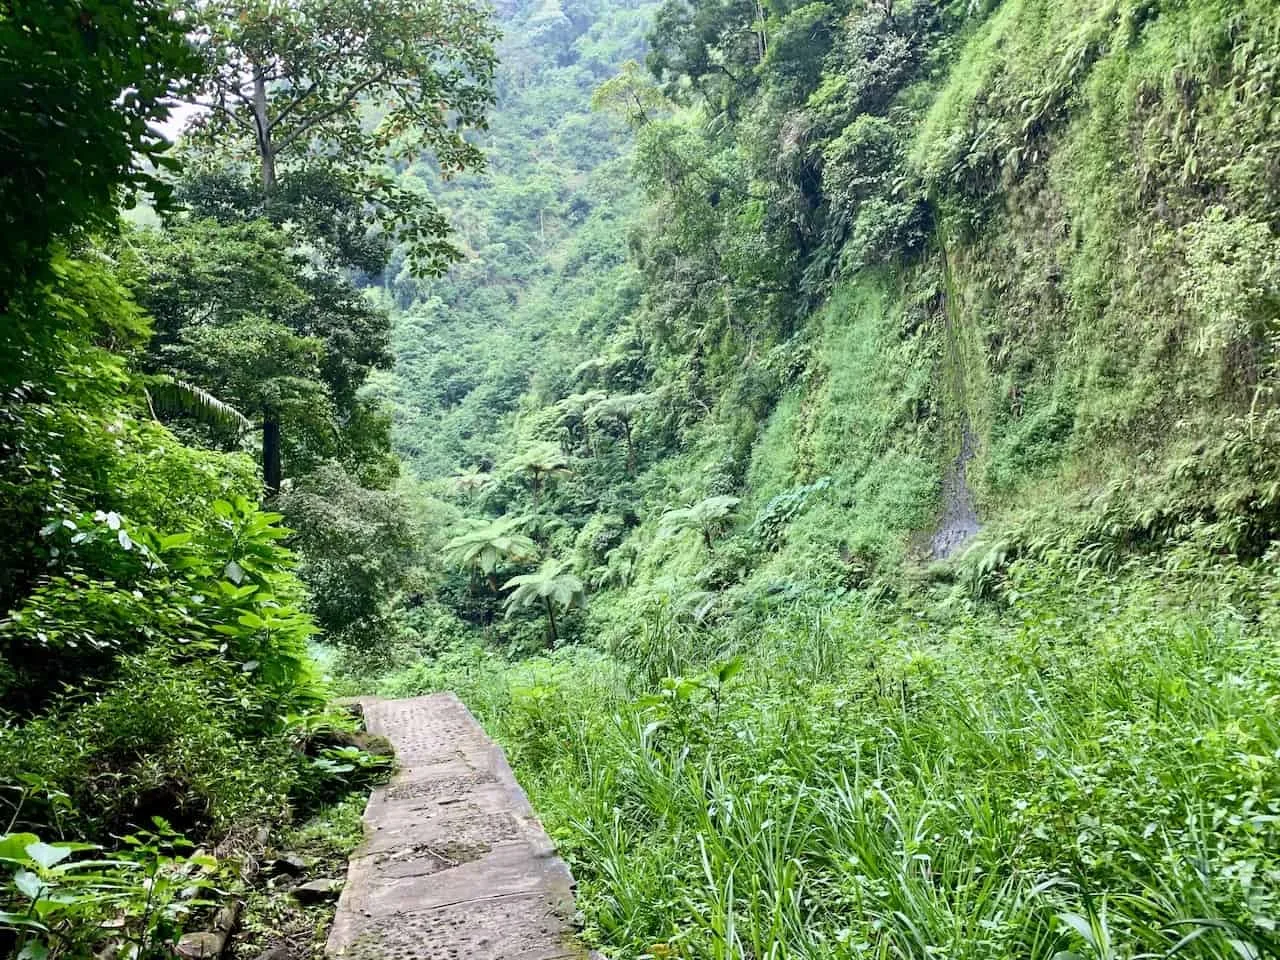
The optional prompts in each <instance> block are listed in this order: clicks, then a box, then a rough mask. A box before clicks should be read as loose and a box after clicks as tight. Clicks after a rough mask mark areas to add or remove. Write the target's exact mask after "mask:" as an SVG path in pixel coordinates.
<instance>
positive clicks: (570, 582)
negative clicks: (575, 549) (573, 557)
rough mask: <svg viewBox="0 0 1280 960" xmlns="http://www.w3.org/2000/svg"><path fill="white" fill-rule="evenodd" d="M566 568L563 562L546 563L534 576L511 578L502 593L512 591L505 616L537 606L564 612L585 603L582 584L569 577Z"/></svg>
mask: <svg viewBox="0 0 1280 960" xmlns="http://www.w3.org/2000/svg"><path fill="white" fill-rule="evenodd" d="M568 567H569V564H568V563H566V562H565V561H563V560H555V559H548V560H545V561H543V564H542V566H541V567H539V568H538V569H537V570H536V571H534V572H533V573H526V574H523V575H521V576H518V577H512V578H511V579H510V580H508V581H507V582H506V583H504V584H503V585H502V589H503V590H511V591H512V593H511V596H509V597H507V603H506V608H507V613H508V614H510V613H511V611H512V610H518V609H523V608H524V607H528V606H531V605H532V604H534V603H538V602H543V603H550V604H552V605H553V606H556V607H559V608H560V610H561V612H563V611H565V610H568V609H569V608H570V607H572V606H575V605H576V604H579V603H581V602H582V601H583V600H585V599H586V589H585V588H584V587H583V585H582V581H581V580H579V579H578V578H577V577H575V576H574V575H573V574H572V573H568V572H567V570H568Z"/></svg>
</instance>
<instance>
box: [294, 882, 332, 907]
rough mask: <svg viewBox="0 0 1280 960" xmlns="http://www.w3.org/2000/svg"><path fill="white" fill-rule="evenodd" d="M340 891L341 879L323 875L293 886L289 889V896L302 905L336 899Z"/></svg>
mask: <svg viewBox="0 0 1280 960" xmlns="http://www.w3.org/2000/svg"><path fill="white" fill-rule="evenodd" d="M341 892H342V881H341V880H335V879H333V878H332V877H325V878H322V879H320V880H312V881H310V882H309V883H304V884H302V885H300V886H297V887H294V888H293V889H292V890H290V891H289V896H291V897H293V899H295V900H297V901H298V902H299V903H301V904H303V905H304V906H307V905H310V904H314V903H325V902H327V901H330V900H337V899H338V894H340V893H341Z"/></svg>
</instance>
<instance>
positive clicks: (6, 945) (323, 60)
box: [0, 0, 493, 960]
mask: <svg viewBox="0 0 1280 960" xmlns="http://www.w3.org/2000/svg"><path fill="white" fill-rule="evenodd" d="M353 24H360V25H361V26H360V29H359V30H353ZM361 30H363V31H364V32H363V33H361V32H360V31H361ZM492 39H493V28H492V25H491V22H490V20H489V17H488V14H487V12H486V11H483V10H480V9H479V8H476V7H471V6H468V5H466V4H459V5H456V6H454V7H450V8H447V9H446V8H437V7H430V8H428V7H425V6H424V5H422V4H419V3H410V2H406V0H337V2H326V3H319V4H296V3H260V2H256V0H244V2H241V0H220V2H211V3H205V4H200V5H198V7H196V8H193V9H188V10H186V11H183V10H182V9H181V5H171V4H169V3H168V2H166V0H83V2H80V0H59V2H48V0H40V2H32V3H25V2H19V3H8V4H4V5H3V6H0V90H3V93H0V98H3V104H2V107H0V152H2V156H3V160H2V161H0V167H2V168H3V180H2V183H3V187H2V189H3V204H2V207H3V210H4V217H5V227H6V229H5V231H4V238H3V241H2V242H0V313H2V314H3V317H2V318H0V396H2V397H3V405H2V406H0V526H2V529H0V611H3V616H2V618H0V954H3V955H5V956H9V955H13V956H19V957H22V958H23V960H45V958H50V957H90V956H98V957H116V956H121V957H137V958H143V957H171V956H174V952H173V951H174V948H175V944H176V943H177V941H178V938H179V937H180V936H181V935H182V934H183V932H184V931H188V930H200V929H204V928H207V926H208V924H209V923H210V922H211V920H212V918H213V915H214V911H215V910H216V909H217V908H218V907H219V906H221V905H222V904H223V903H224V902H227V901H228V899H229V898H232V897H248V898H249V900H250V906H249V908H248V909H247V911H246V913H245V914H244V916H243V918H242V921H243V922H242V926H243V927H244V928H245V931H246V933H247V934H249V935H250V936H252V935H253V933H254V929H253V928H254V924H255V923H257V922H258V921H257V920H255V909H256V907H255V906H254V900H253V896H254V894H253V890H252V889H250V888H249V884H250V881H251V880H252V879H253V878H254V877H255V876H256V875H257V874H258V871H257V869H256V867H255V864H257V863H258V862H259V861H261V860H263V858H264V857H265V856H266V855H267V854H268V853H269V852H270V851H271V850H273V849H275V850H278V849H280V847H281V845H283V844H291V843H297V844H302V843H310V844H311V848H310V849H311V852H312V853H314V854H315V856H308V858H307V864H308V868H310V867H312V866H315V865H317V864H319V863H320V861H323V863H325V864H327V863H331V862H334V861H336V862H338V863H341V862H342V859H343V857H342V855H343V853H344V851H345V849H346V848H347V847H349V846H350V845H351V844H352V843H354V841H355V840H356V839H358V831H357V832H355V833H354V834H353V832H352V830H351V829H350V827H351V823H352V820H351V816H350V813H351V811H352V810H354V809H355V808H352V807H351V806H350V804H346V805H344V804H343V797H344V796H345V795H346V794H347V793H349V792H353V791H354V792H355V794H356V796H357V797H360V796H361V793H360V791H361V788H367V786H368V785H369V783H370V782H371V781H372V780H373V779H375V778H376V777H377V776H379V774H380V772H381V771H382V770H384V769H385V768H386V767H387V766H388V764H389V761H388V760H387V759H386V757H385V756H381V755H379V754H380V753H382V752H385V751H380V750H379V749H377V747H378V745H377V744H375V743H373V742H372V741H370V740H369V738H367V737H363V736H362V735H360V734H359V733H358V732H357V731H356V730H355V729H354V728H355V721H354V719H353V718H352V717H350V716H349V715H346V714H343V713H340V712H339V713H328V712H326V711H325V709H324V708H325V703H326V700H327V699H328V694H327V690H326V689H325V687H324V685H323V684H322V682H321V677H320V674H319V672H318V671H317V670H316V668H315V667H314V665H313V663H312V660H311V655H310V653H309V652H308V645H309V644H310V643H311V642H313V639H314V638H315V636H316V635H317V634H318V633H319V632H320V631H321V630H323V631H325V632H326V636H327V637H328V638H329V639H330V641H331V642H350V643H358V642H361V640H362V639H364V638H367V636H368V631H369V630H370V629H371V628H372V624H373V623H374V622H375V621H376V619H377V617H378V616H379V615H380V612H381V610H382V602H381V593H382V592H383V591H384V590H385V588H386V583H387V582H388V581H389V580H392V579H394V578H395V576H396V571H397V570H398V569H399V565H401V564H404V563H407V562H408V560H407V559H406V558H408V557H409V556H411V554H412V552H413V550H414V549H415V544H414V542H413V538H412V536H411V534H410V532H409V531H407V530H406V529H405V528H404V525H403V517H404V513H405V508H404V506H403V505H402V504H401V502H400V500H399V499H398V498H397V495H396V494H395V493H394V492H393V491H392V490H391V486H392V484H393V481H394V479H395V476H396V473H397V471H398V465H397V460H396V458H395V456H394V454H393V453H392V451H391V448H390V434H389V426H390V421H389V418H387V417H386V416H385V414H383V413H382V412H381V410H380V409H378V407H377V406H376V405H375V404H373V403H371V402H368V401H366V400H365V399H363V397H362V395H361V390H362V386H363V384H364V382H365V380H366V379H367V377H368V375H369V373H370V371H371V370H373V369H374V368H377V367H380V366H381V367H385V366H387V365H388V364H389V363H390V362H391V356H390V353H389V351H388V336H389V329H390V325H389V319H388V317H387V315H386V313H385V312H384V311H382V310H380V309H379V308H378V307H377V306H376V305H375V304H373V303H371V302H370V301H369V300H368V298H367V297H366V296H365V294H364V293H363V292H362V290H361V286H360V284H361V278H362V277H363V276H364V274H365V273H366V272H368V271H371V270H372V271H376V270H377V269H379V268H380V264H381V263H382V262H383V261H384V260H385V257H386V255H387V254H388V252H389V251H390V249H391V247H392V245H393V244H395V245H397V246H399V247H402V248H403V249H404V250H406V251H407V254H408V256H409V257H410V258H413V259H414V261H415V263H417V264H419V265H420V267H421V268H422V269H423V270H429V269H432V268H433V267H435V268H438V266H439V261H441V260H442V259H443V260H449V259H452V258H453V257H454V256H456V254H455V253H454V252H453V248H452V246H451V245H450V244H449V242H448V239H447V228H446V227H445V225H444V223H443V221H442V220H441V218H440V217H439V215H438V214H436V213H435V212H434V207H433V206H432V205H431V203H430V201H429V198H423V199H422V201H421V202H420V203H419V202H417V201H414V202H412V203H409V202H407V201H406V198H405V195H404V193H403V192H402V191H401V190H400V189H399V187H398V185H397V184H395V182H394V178H393V177H392V176H391V175H390V174H389V173H388V164H390V163H392V162H394V161H395V158H396V157H397V156H399V155H400V154H401V152H402V150H403V149H404V144H405V143H406V142H408V143H411V144H412V151H413V155H414V156H415V157H418V156H421V155H422V154H423V151H424V150H426V151H429V152H430V154H431V156H432V157H434V158H435V161H436V162H437V163H438V164H439V165H440V168H441V169H463V168H468V169H469V168H473V167H477V166H479V165H480V164H481V162H482V160H481V157H480V154H479V152H478V150H476V149H475V148H474V147H473V146H472V145H471V144H470V143H469V142H468V141H467V139H466V133H467V131H468V130H470V129H479V128H481V127H482V126H483V124H484V112H485V110H486V109H487V107H488V105H489V103H490V102H491V100H492V68H493V52H492ZM339 62H340V63H341V69H337V67H336V66H335V65H336V64H337V63H339ZM380 85H381V86H380ZM391 88H394V89H395V90H396V91H397V95H396V100H395V102H394V103H393V102H391V100H390V99H389V93H388V90H389V89H391ZM414 91H416V93H415V92H414ZM364 94H368V95H370V96H372V95H375V94H380V95H381V96H382V98H383V106H382V109H381V111H380V113H381V121H382V122H381V124H380V125H371V124H370V122H369V121H370V117H369V114H368V111H367V109H366V107H365V105H364V104H363V103H362V102H360V99H359V98H360V96H361V95H364ZM175 103H177V104H184V105H185V106H184V107H183V111H184V114H185V116H186V122H185V124H181V123H179V122H178V121H176V120H175V119H174V118H173V117H172V108H173V106H174V104H175ZM178 127H182V129H184V130H185V133H184V136H183V143H182V149H181V151H180V152H178V151H174V150H173V149H171V148H172V144H171V143H169V141H168V140H167V139H166V137H165V136H164V135H162V131H164V130H166V129H178ZM255 127H256V133H257V135H256V136H255V135H253V130H254V128H255ZM273 138H274V139H273ZM246 146H249V147H250V148H251V149H250V150H249V151H247V152H246V150H245V149H244V148H245V147H246ZM139 205H142V206H143V207H144V209H145V210H146V211H148V212H146V213H144V214H142V215H139V216H137V217H136V218H135V219H136V220H137V221H139V222H152V223H153V225H152V226H151V227H148V228H145V229H135V228H133V227H130V226H128V225H127V224H126V223H125V222H124V221H123V220H122V218H121V211H122V209H124V208H126V207H128V208H136V207H138V206H139ZM156 214H159V216H156ZM286 517H287V518H288V523H289V524H290V525H292V526H294V527H296V529H297V530H298V532H297V533H293V532H291V527H290V526H286V524H285V519H286ZM370 543H372V544H374V545H375V547H376V549H374V550H370V551H366V552H367V553H369V554H370V557H371V558H370V559H367V560H366V559H365V558H364V556H363V555H362V553H361V550H362V545H366V544H370ZM335 803H336V804H337V806H336V807H335V806H333V804H335ZM309 818H310V819H309ZM308 824H316V825H335V824H336V825H337V826H334V827H333V829H332V830H330V831H329V833H330V835H329V837H327V838H325V837H320V836H317V835H316V833H315V831H316V830H317V829H321V827H318V826H310V827H309V826H308ZM324 829H328V827H325V828H324ZM308 831H310V833H309V832H308ZM321 865H323V864H321ZM259 886H260V885H259ZM283 913H284V914H287V913H288V911H283ZM281 916H282V911H279V910H277V911H276V913H275V914H274V915H273V916H272V917H271V919H270V920H269V921H263V922H264V923H266V922H270V923H274V924H277V926H275V928H274V929H273V930H272V931H271V932H272V933H273V934H274V935H276V936H277V938H279V937H284V938H285V939H286V940H288V938H289V937H290V936H292V937H293V938H294V940H293V946H294V948H295V950H294V953H295V954H296V953H298V952H301V953H302V954H303V955H305V956H309V955H310V949H311V942H312V940H313V939H314V936H315V934H314V930H312V929H309V927H308V925H309V926H310V927H311V928H314V927H315V926H316V922H317V918H316V917H315V916H312V917H310V918H309V919H308V917H306V916H298V917H291V918H290V917H286V919H287V922H288V923H289V924H294V925H295V926H297V927H298V929H296V930H295V929H289V930H286V929H282V928H281V927H280V926H278V924H279V923H280V920H281ZM322 927H323V924H321V929H322ZM321 939H322V938H321ZM246 949H247V948H246ZM188 953H189V950H188ZM291 955H293V954H291Z"/></svg>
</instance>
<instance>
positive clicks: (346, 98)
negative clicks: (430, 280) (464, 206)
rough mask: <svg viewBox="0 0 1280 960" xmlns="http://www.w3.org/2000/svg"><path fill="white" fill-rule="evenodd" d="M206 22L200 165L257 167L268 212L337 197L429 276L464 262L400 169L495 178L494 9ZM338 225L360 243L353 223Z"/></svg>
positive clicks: (338, 3)
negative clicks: (487, 142) (283, 201)
mask: <svg viewBox="0 0 1280 960" xmlns="http://www.w3.org/2000/svg"><path fill="white" fill-rule="evenodd" d="M195 16H196V19H197V27H198V28H197V30H196V31H195V36H197V37H198V38H199V43H200V47H201V53H202V55H203V57H204V60H205V63H206V67H207V72H206V76H205V79H204V81H203V82H202V83H200V84H198V85H197V86H196V87H195V88H194V90H193V91H192V92H191V94H190V97H189V99H190V101H191V102H193V103H195V104H197V105H199V106H201V107H202V108H203V109H202V110H201V111H200V112H199V113H198V114H197V116H196V118H195V119H194V120H193V121H192V122H191V123H190V125H189V127H188V130H187V133H188V139H189V142H190V144H191V146H192V148H193V150H194V152H195V154H196V157H197V159H200V160H202V161H203V162H204V165H205V166H206V167H212V168H214V169H217V168H222V167H226V166H227V165H236V164H243V163H245V162H251V163H252V164H253V166H254V168H255V169H256V171H257V179H258V182H259V190H260V197H261V199H262V200H263V205H264V207H265V208H266V209H267V210H268V211H269V210H270V208H271V207H272V206H273V202H274V201H275V200H276V199H277V198H278V197H279V196H280V195H281V194H282V193H287V192H290V191H292V192H293V193H294V194H300V196H299V197H298V198H295V200H296V199H300V198H305V196H307V195H308V194H309V193H310V192H311V191H309V190H306V189H304V190H301V191H299V189H298V184H299V183H307V184H312V185H314V184H321V185H324V186H325V187H326V189H330V190H331V189H332V188H334V186H335V185H336V187H337V189H338V191H339V193H341V194H343V195H345V197H346V198H348V200H354V201H355V209H358V210H360V211H362V213H363V216H362V218H361V219H362V220H363V224H364V226H365V227H373V226H376V227H378V228H379V229H380V230H381V231H382V233H383V234H385V235H386V236H387V237H389V238H391V239H392V240H394V241H396V242H398V243H401V244H403V245H405V247H406V248H407V250H408V251H409V256H410V258H411V260H412V262H413V263H414V264H415V265H416V266H417V267H418V268H419V269H420V270H422V271H425V272H438V271H440V270H443V269H444V268H445V267H446V266H447V265H448V264H449V263H451V262H452V261H454V260H456V259H457V257H458V252H457V250H456V249H455V247H454V246H453V245H452V243H450V241H449V239H448V235H449V226H448V223H447V221H446V220H445V218H444V216H443V214H442V213H441V212H440V210H439V209H438V208H437V207H436V205H435V204H434V203H433V202H432V201H431V199H430V197H428V196H426V195H424V194H418V193H411V192H409V191H408V190H406V189H405V188H404V187H402V186H401V185H400V183H399V182H398V181H397V180H396V179H395V178H393V177H392V176H391V175H390V174H389V171H388V166H389V165H393V164H396V163H402V162H409V161H412V160H416V159H418V158H419V157H420V156H421V154H422V153H423V151H424V150H425V151H427V152H429V153H431V154H433V155H434V158H435V161H436V163H437V165H438V167H439V169H440V172H441V174H442V175H443V176H450V175H452V174H455V173H460V172H462V171H464V170H468V169H478V168H479V167H481V166H482V165H483V155H482V154H481V153H480V151H479V149H478V148H477V147H476V146H474V145H473V144H472V143H470V142H469V141H468V140H467V137H466V134H467V132H468V131H469V130H478V129H483V128H484V127H485V111H486V109H487V108H488V107H489V106H490V104H492V102H493V74H494V66H495V57H494V52H493V46H492V42H493V39H494V36H495V34H494V31H493V27H492V26H491V24H490V21H489V15H488V12H487V10H486V9H485V8H483V7H481V6H478V5H476V4H474V3H472V2H470V0H209V2H207V3H205V4H203V5H202V6H201V7H200V9H199V10H198V11H197V13H196V14H195ZM232 206H233V207H234V206H235V201H233V203H232ZM290 206H291V207H294V208H297V207H299V206H300V204H298V203H297V202H294V203H292V204H290ZM320 206H321V208H322V209H325V210H329V211H332V209H333V208H334V207H335V205H334V204H332V203H322V204H320ZM337 206H342V207H343V208H344V210H345V211H348V212H349V211H350V210H351V209H352V205H351V203H346V204H345V205H343V204H339V205H337ZM326 219H327V220H329V221H333V220H334V218H332V217H331V216H330V217H326ZM336 223H337V229H345V230H346V234H347V237H348V239H349V238H350V236H351V234H352V231H351V229H350V227H351V225H350V223H349V222H346V223H344V222H340V221H337V222H336ZM304 225H306V223H305V220H304ZM310 226H313V227H314V224H310ZM359 232H361V231H355V233H357V234H358V233H359ZM349 256H350V255H349V253H348V254H347V256H346V257H344V259H349ZM361 265H363V264H361ZM270 319H275V318H270ZM335 356H339V355H336V354H333V353H332V352H331V353H330V354H329V357H330V358H331V359H332V358H333V357H335ZM356 385H357V386H358V385H359V384H358V383H357V384H356ZM281 429H282V423H281V412H280V410H279V409H276V408H270V407H268V408H267V409H265V410H264V412H263V423H262V464H263V475H264V477H265V478H266V483H267V489H268V492H269V493H273V494H274V493H276V492H278V490H279V483H280V478H281V476H282V467H281V457H282V453H281V446H282V443H281V439H280V438H281Z"/></svg>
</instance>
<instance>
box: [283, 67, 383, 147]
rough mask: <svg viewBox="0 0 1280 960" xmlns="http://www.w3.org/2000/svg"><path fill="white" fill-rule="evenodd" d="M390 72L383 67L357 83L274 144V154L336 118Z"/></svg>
mask: <svg viewBox="0 0 1280 960" xmlns="http://www.w3.org/2000/svg"><path fill="white" fill-rule="evenodd" d="M390 72H391V68H390V67H384V68H383V69H382V70H380V71H379V72H378V73H376V74H374V75H373V76H372V77H370V78H369V79H368V80H366V81H364V82H363V83H357V84H356V85H355V86H354V87H352V88H351V89H350V90H349V91H348V92H347V95H346V96H344V97H343V98H342V99H341V100H339V101H338V102H337V103H335V104H334V105H333V106H332V107H330V108H329V109H328V110H322V111H320V112H319V113H317V114H315V115H314V116H312V117H310V118H308V119H306V120H304V121H303V122H302V124H301V125H300V126H299V127H298V128H297V129H296V130H294V131H293V132H292V133H291V134H289V135H288V136H287V137H284V138H283V139H282V140H281V141H280V142H279V143H278V144H276V148H275V153H276V154H277V155H278V154H281V153H283V152H284V151H285V150H287V149H289V147H291V146H292V145H293V144H294V143H296V142H297V141H298V140H299V138H301V137H302V136H303V135H304V134H306V133H307V132H308V131H310V130H314V129H315V128H316V127H317V126H319V125H320V124H322V123H324V122H325V121H326V120H328V119H330V118H331V117H335V116H337V115H338V114H339V113H341V112H342V111H343V110H345V109H346V108H347V107H349V106H351V104H352V103H354V102H355V99H356V97H358V96H360V94H362V93H364V91H366V90H368V89H369V88H370V87H373V86H376V85H377V84H379V83H381V82H382V81H383V80H384V79H386V77H387V74H389V73H390Z"/></svg>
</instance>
